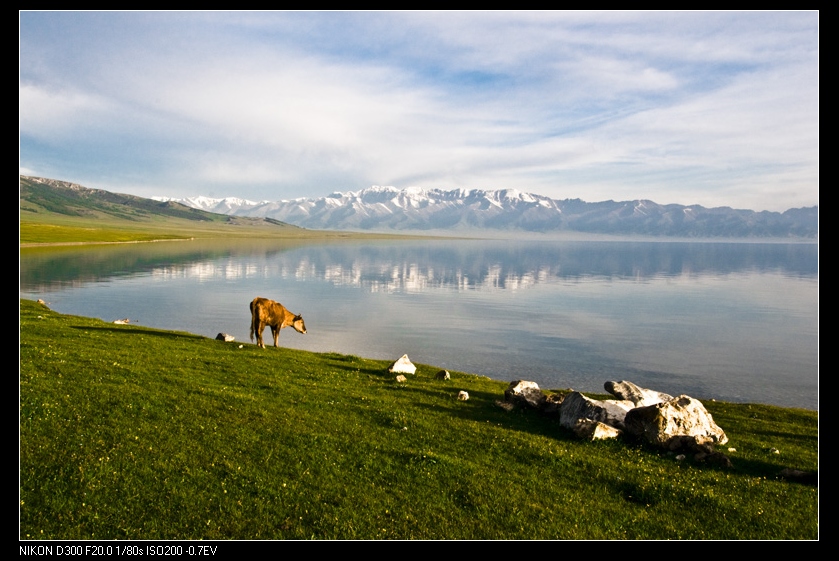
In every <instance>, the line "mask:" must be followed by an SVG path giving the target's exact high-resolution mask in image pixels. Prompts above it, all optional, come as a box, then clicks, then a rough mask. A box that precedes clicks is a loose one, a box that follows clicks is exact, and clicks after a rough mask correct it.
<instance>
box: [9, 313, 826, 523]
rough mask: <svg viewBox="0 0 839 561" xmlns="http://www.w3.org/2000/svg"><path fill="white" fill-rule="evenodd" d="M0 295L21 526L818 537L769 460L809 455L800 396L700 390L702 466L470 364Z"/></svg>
mask: <svg viewBox="0 0 839 561" xmlns="http://www.w3.org/2000/svg"><path fill="white" fill-rule="evenodd" d="M20 306H21V311H20V329H21V335H20V337H21V345H20V537H21V538H23V539H41V538H44V539H47V538H48V539H88V538H95V539H110V538H117V539H128V538H143V539H153V538H205V539H226V538H237V539H283V538H302V539H308V538H315V539H332V538H334V539H375V538H406V539H407V538H426V539H437V538H446V539H467V538H471V539H502V538H504V539H506V538H523V539H529V538H542V539H589V538H604V539H612V538H648V539H686V538H693V539H815V538H817V537H818V489H817V487H814V486H811V485H804V484H801V483H794V482H789V481H786V480H784V479H782V478H780V477H778V473H779V472H780V471H781V470H782V469H784V468H787V467H792V468H797V469H805V470H815V469H816V468H817V463H818V440H817V421H818V414H817V413H816V412H813V411H804V410H797V409H784V408H778V407H771V406H765V405H745V404H737V405H735V404H727V403H710V402H709V403H706V405H707V407H708V409H709V410H710V411H711V412H712V414H713V415H714V418H715V420H716V421H717V423H718V424H719V425H720V426H722V427H723V429H725V430H726V432H727V434H728V435H729V438H730V439H731V442H730V443H729V444H728V446H731V447H734V448H736V452H731V453H730V456H731V458H732V461H733V463H734V467H733V468H732V469H722V468H715V467H711V466H707V465H703V464H696V463H693V462H692V461H691V460H686V461H684V462H679V461H677V460H676V459H675V458H674V457H673V456H672V455H668V454H666V453H663V452H659V451H656V450H651V449H648V448H646V447H644V446H641V445H638V444H633V443H627V442H624V441H612V442H596V443H589V442H581V441H578V440H576V439H574V438H573V437H572V436H571V435H570V434H569V433H566V432H565V431H563V430H562V429H560V428H559V427H558V426H557V422H556V421H555V420H552V419H549V418H545V417H541V416H539V415H537V414H535V413H532V412H529V411H513V412H505V411H504V410H502V409H500V408H499V407H497V406H496V405H495V404H494V402H495V400H497V399H499V398H501V397H502V396H503V390H504V388H505V387H506V383H504V382H498V381H493V380H489V379H487V378H484V377H480V376H474V375H469V374H463V373H457V372H453V373H452V379H451V380H450V381H441V380H437V379H435V378H434V373H435V372H436V371H437V369H436V368H434V367H433V366H428V365H419V369H418V371H417V375H416V376H412V377H409V380H408V382H407V383H405V384H399V383H397V382H395V381H394V379H393V376H392V375H389V374H387V373H386V372H385V368H386V366H387V364H386V363H385V362H381V361H373V360H366V359H363V358H358V357H354V356H344V355H338V354H331V353H325V354H324V353H319V354H318V353H309V352H303V351H295V350H289V349H274V348H268V349H264V350H263V349H257V348H256V347H255V346H254V345H252V344H250V343H248V344H245V345H243V346H242V348H239V345H240V343H239V342H236V343H223V342H219V341H215V340H211V339H207V338H203V337H199V336H195V335H191V334H188V333H176V332H167V331H159V330H154V329H148V328H144V327H139V326H132V325H113V324H108V323H104V322H101V321H99V320H94V319H89V318H81V317H75V316H65V315H60V314H57V313H55V312H52V311H50V310H49V309H47V308H46V307H44V306H41V305H39V304H37V303H34V302H31V301H25V300H21V303H20ZM657 389H662V390H666V389H667V388H657ZM459 390H466V391H468V392H469V395H470V399H469V400H468V401H458V400H457V399H456V397H455V396H456V395H457V392H458V391H459ZM697 397H701V396H697ZM773 448H774V449H777V450H778V451H780V453H775V452H774V451H773V450H772V449H773Z"/></svg>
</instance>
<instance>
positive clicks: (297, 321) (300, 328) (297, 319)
mask: <svg viewBox="0 0 839 561" xmlns="http://www.w3.org/2000/svg"><path fill="white" fill-rule="evenodd" d="M291 326H292V327H293V328H294V329H295V330H296V331H297V332H298V333H306V324H305V323H304V322H303V316H294V320H293V321H292V322H291Z"/></svg>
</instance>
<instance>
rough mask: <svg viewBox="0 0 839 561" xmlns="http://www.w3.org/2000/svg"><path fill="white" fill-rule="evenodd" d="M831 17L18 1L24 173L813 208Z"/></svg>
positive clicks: (311, 193) (289, 193)
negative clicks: (824, 42)
mask: <svg viewBox="0 0 839 561" xmlns="http://www.w3.org/2000/svg"><path fill="white" fill-rule="evenodd" d="M818 31H819V13H818V12H813V11H805V12H520V13H519V12H180V13H168V12H165V13H164V12H20V173H23V174H27V175H37V176H42V177H51V178H56V179H64V180H68V181H73V182H76V183H80V184H82V185H85V186H87V187H94V188H101V189H107V190H110V191H116V192H122V193H132V194H136V195H140V196H147V197H150V196H155V195H161V196H173V197H186V196H195V195H208V196H215V197H225V196H237V197H244V198H248V199H251V200H264V199H268V200H280V199H290V198H296V197H320V196H324V195H327V194H329V193H332V192H334V191H357V190H360V189H363V188H365V187H369V186H371V185H392V186H395V187H426V188H441V189H460V188H463V189H472V188H478V189H506V188H511V189H518V190H521V191H526V192H532V193H538V194H542V195H547V196H550V197H553V198H557V199H564V198H581V199H583V200H586V201H591V202H594V201H602V200H607V199H614V200H631V199H641V198H644V199H652V200H654V201H656V202H659V203H680V204H701V205H703V206H708V207H712V206H731V207H735V208H751V209H755V210H776V211H782V210H786V209H788V208H792V207H801V206H811V205H815V204H818V199H819V190H818V183H819V51H818V45H819V35H818Z"/></svg>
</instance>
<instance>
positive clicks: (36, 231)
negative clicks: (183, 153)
mask: <svg viewBox="0 0 839 561" xmlns="http://www.w3.org/2000/svg"><path fill="white" fill-rule="evenodd" d="M351 236H357V237H361V236H362V234H358V235H355V234H346V233H340V232H317V231H311V230H306V229H303V228H299V227H297V226H292V225H290V224H286V223H284V222H280V221H278V220H274V219H271V218H245V217H234V216H225V215H222V214H215V213H212V212H206V211H203V210H197V209H193V208H189V207H187V206H184V205H182V204H180V203H175V202H158V201H153V200H151V199H144V198H142V197H135V196H133V195H122V194H119V193H111V192H109V191H103V190H101V189H88V188H85V187H82V186H80V185H76V184H73V183H68V182H66V181H58V180H54V179H42V178H31V177H26V176H20V244H21V245H29V244H56V243H114V242H131V241H151V240H175V239H190V238H203V239H211V238H225V239H229V238H254V237H259V238H299V239H303V238H334V237H340V238H346V237H351ZM367 237H370V236H367Z"/></svg>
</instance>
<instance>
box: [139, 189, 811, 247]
mask: <svg viewBox="0 0 839 561" xmlns="http://www.w3.org/2000/svg"><path fill="white" fill-rule="evenodd" d="M155 200H159V201H171V200H174V201H177V202H180V203H182V204H184V205H187V206H190V207H192V208H197V209H202V210H206V211H209V212H215V213H220V214H228V215H234V216H249V217H262V218H273V219H275V220H280V221H282V222H287V223H289V224H294V225H296V226H302V227H305V228H312V229H318V230H396V231H399V230H453V231H469V230H485V229H491V230H502V231H504V230H506V231H520V232H540V233H549V232H561V231H571V232H582V233H592V234H595V233H596V234H612V235H643V236H664V237H686V238H704V237H710V238H718V237H736V238H769V237H773V238H813V239H815V238H817V237H818V206H813V207H807V208H799V209H790V210H787V211H786V212H783V213H779V212H769V211H761V212H756V211H753V210H738V209H732V208H729V207H718V208H705V207H702V206H699V205H690V206H684V205H678V204H668V205H661V204H658V203H655V202H653V201H649V200H634V201H618V202H616V201H603V202H597V203H587V202H584V201H582V200H580V199H565V200H555V199H551V198H548V197H545V196H542V195H536V194H532V193H523V192H521V191H518V190H515V189H503V190H481V189H468V190H466V189H457V190H450V191H446V190H441V189H421V188H407V189H397V188H394V187H379V186H374V187H370V188H368V189H363V190H361V191H350V192H347V193H341V192H335V193H332V194H331V195H328V196H326V197H319V198H300V199H293V200H282V201H261V202H254V201H248V200H246V199H239V198H222V199H216V198H209V197H193V198H186V199H168V198H164V197H156V198H155Z"/></svg>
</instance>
